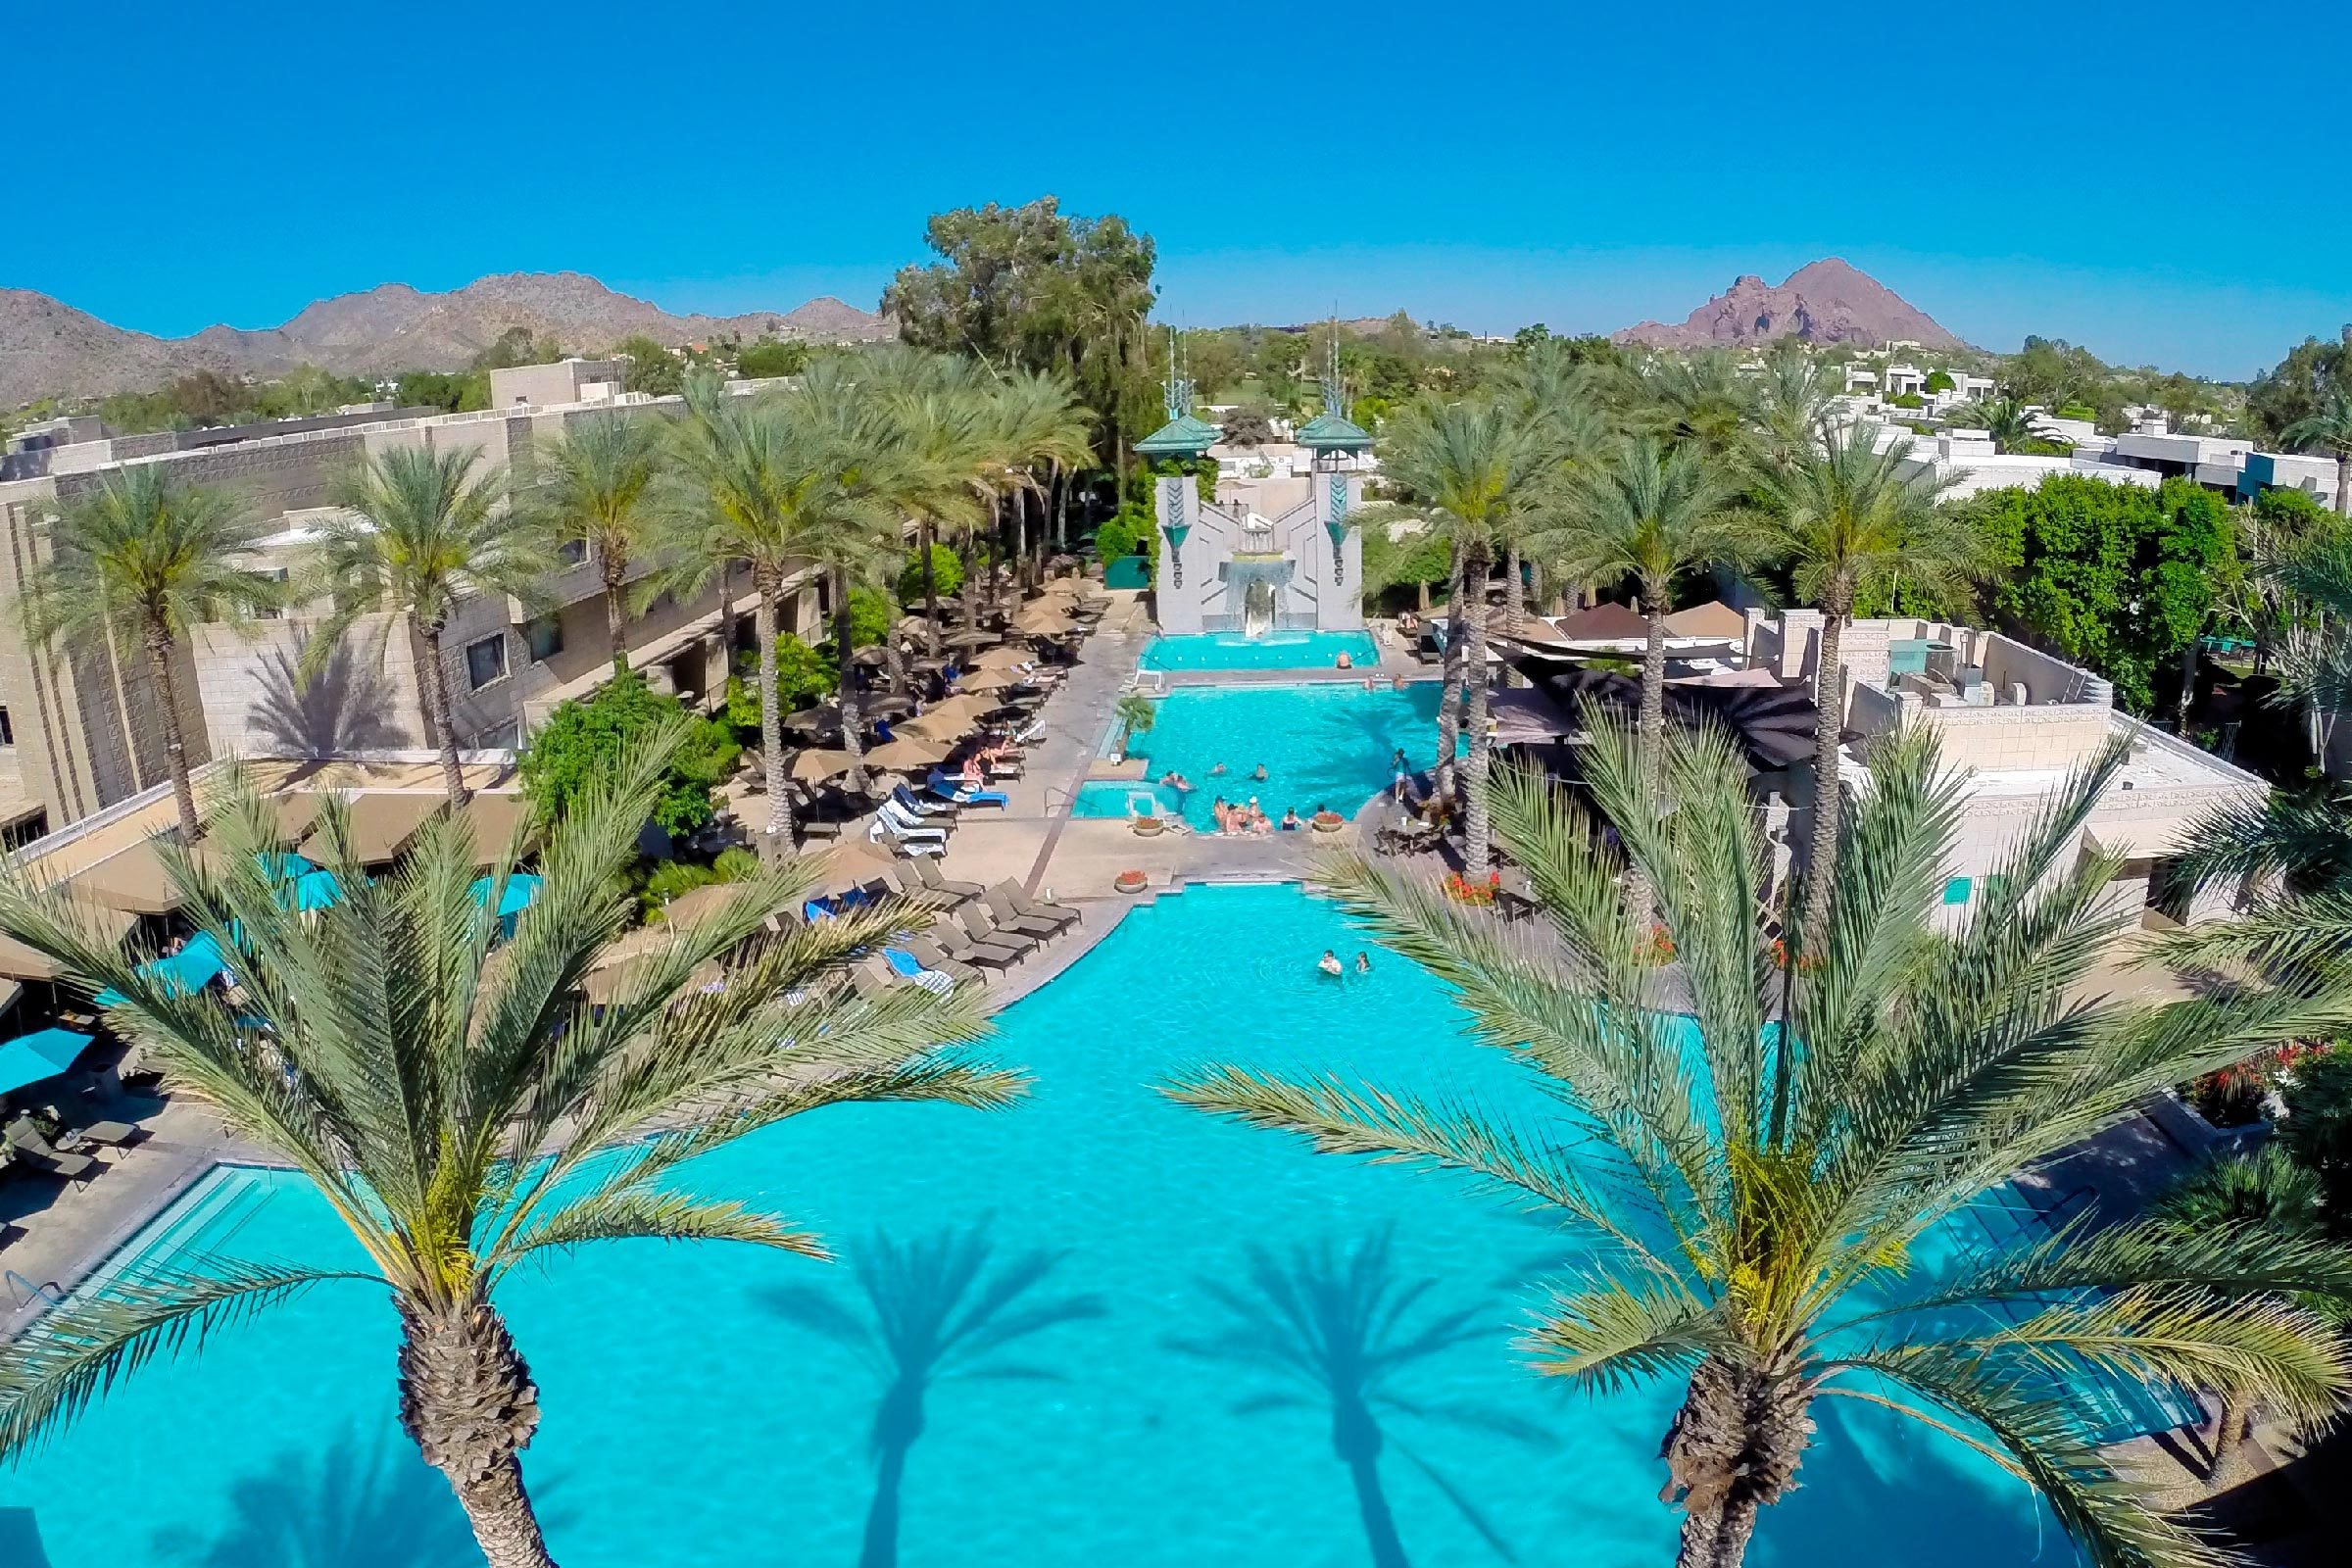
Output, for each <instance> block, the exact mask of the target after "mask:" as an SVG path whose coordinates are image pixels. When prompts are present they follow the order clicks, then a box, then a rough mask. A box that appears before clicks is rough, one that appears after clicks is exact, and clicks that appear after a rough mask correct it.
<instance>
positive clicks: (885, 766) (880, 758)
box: [865, 735, 948, 773]
mask: <svg viewBox="0 0 2352 1568" xmlns="http://www.w3.org/2000/svg"><path fill="white" fill-rule="evenodd" d="M947 756H948V748H947V746H946V745H945V743H943V742H940V741H928V740H924V739H922V738H920V737H919V736H913V735H907V736H902V737H901V738H900V739H898V740H895V741H885V742H883V743H882V744H881V745H880V746H877V747H875V748H874V749H873V750H872V751H870V752H868V753H866V754H865V761H866V765H867V766H868V767H877V768H880V769H881V770H882V771H884V772H886V773H918V772H921V771H922V770H923V769H924V768H927V767H936V766H938V765H939V764H940V763H941V762H943V761H945V760H947Z"/></svg>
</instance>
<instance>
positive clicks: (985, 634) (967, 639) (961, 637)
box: [940, 631, 1001, 648]
mask: <svg viewBox="0 0 2352 1568" xmlns="http://www.w3.org/2000/svg"><path fill="white" fill-rule="evenodd" d="M940 641H941V642H942V643H944V644H946V645H947V646H948V647H950V648H986V647H989V646H991V645H992V644H994V643H997V642H999V641H1001V639H1000V638H999V637H998V636H997V634H996V633H995V632H993V631H959V632H956V633H954V634H953V635H951V636H947V637H942V638H941V639H940Z"/></svg>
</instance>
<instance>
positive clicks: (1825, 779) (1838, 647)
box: [1792, 591, 1852, 953]
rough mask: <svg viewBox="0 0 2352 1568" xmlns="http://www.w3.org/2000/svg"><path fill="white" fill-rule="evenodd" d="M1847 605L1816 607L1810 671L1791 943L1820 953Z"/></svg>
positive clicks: (1833, 825) (1834, 846)
mask: <svg viewBox="0 0 2352 1568" xmlns="http://www.w3.org/2000/svg"><path fill="white" fill-rule="evenodd" d="M1851 605H1852V601H1851V599H1850V596H1848V595H1847V594H1844V593H1841V592H1837V591H1833V592H1832V594H1831V595H1830V596H1828V597H1826V598H1825V599H1824V600H1823V602H1822V612H1823V613H1822V617H1821V666H1820V668H1818V669H1817V670H1815V671H1814V682H1813V701H1814V704H1815V706H1816V707H1817V708H1819V710H1820V712H1819V713H1818V714H1817V715H1816V716H1815V718H1814V721H1813V847H1812V853H1811V854H1810V855H1808V856H1807V857H1806V859H1805V915H1804V924H1803V925H1802V926H1801V927H1800V928H1799V930H1798V931H1797V943H1796V944H1792V945H1793V946H1801V948H1802V949H1803V951H1805V952H1807V953H1819V952H1822V951H1824V949H1825V947H1826V945H1827V944H1828V942H1829V939H1830V878H1831V877H1832V876H1833V875H1834V874H1835V873H1836V871H1837V869H1838V806H1839V804H1840V800H1839V794H1840V792H1839V788H1838V735H1839V734H1840V733H1841V732H1842V731H1843V730H1844V728H1845V713H1844V711H1843V700H1844V697H1845V658H1844V644H1845V617H1846V613H1847V611H1848V610H1849V609H1850V608H1851Z"/></svg>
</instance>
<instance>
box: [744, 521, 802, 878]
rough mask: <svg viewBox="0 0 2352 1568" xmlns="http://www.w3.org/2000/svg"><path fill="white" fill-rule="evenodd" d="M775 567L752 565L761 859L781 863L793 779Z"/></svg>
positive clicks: (786, 848) (788, 849)
mask: <svg viewBox="0 0 2352 1568" xmlns="http://www.w3.org/2000/svg"><path fill="white" fill-rule="evenodd" d="M781 575H782V574H781V573H779V572H778V571H777V570H776V569H775V568H774V567H773V566H760V565H754V566H753V567H752V591H753V593H754V594H756V595H757V596H758V602H757V604H756V605H755V607H754V609H753V611H752V625H753V635H754V636H756V637H758V638H759V639H760V763H761V765H762V766H763V767H764V768H765V770H766V773H767V826H766V828H765V829H764V830H763V831H762V832H761V833H760V859H761V860H763V861H765V862H766V863H767V864H769V865H780V864H782V863H783V861H784V859H785V858H786V857H787V856H789V855H790V854H791V853H792V797H791V795H790V793H789V791H790V790H791V788H792V784H791V781H790V780H789V779H787V778H786V777H785V776H784V715H783V714H782V713H779V712H777V711H776V707H777V704H776V583H777V580H778V578H779V577H780V576H781Z"/></svg>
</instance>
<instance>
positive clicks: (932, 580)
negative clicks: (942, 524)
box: [917, 517, 939, 659]
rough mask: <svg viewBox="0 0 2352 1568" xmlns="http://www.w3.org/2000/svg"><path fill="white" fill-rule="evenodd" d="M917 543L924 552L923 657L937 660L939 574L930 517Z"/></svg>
mask: <svg viewBox="0 0 2352 1568" xmlns="http://www.w3.org/2000/svg"><path fill="white" fill-rule="evenodd" d="M917 543H918V545H919V546H920V547H921V549H922V552H923V645H924V646H923V655H924V657H925V658H928V659H937V658H938V657H939V572H938V564H937V563H935V562H933V561H932V559H931V551H932V548H933V545H934V543H935V534H934V531H933V527H932V522H931V519H930V518H929V517H925V518H924V519H923V520H922V523H921V525H920V527H919V528H918V530H917Z"/></svg>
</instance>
